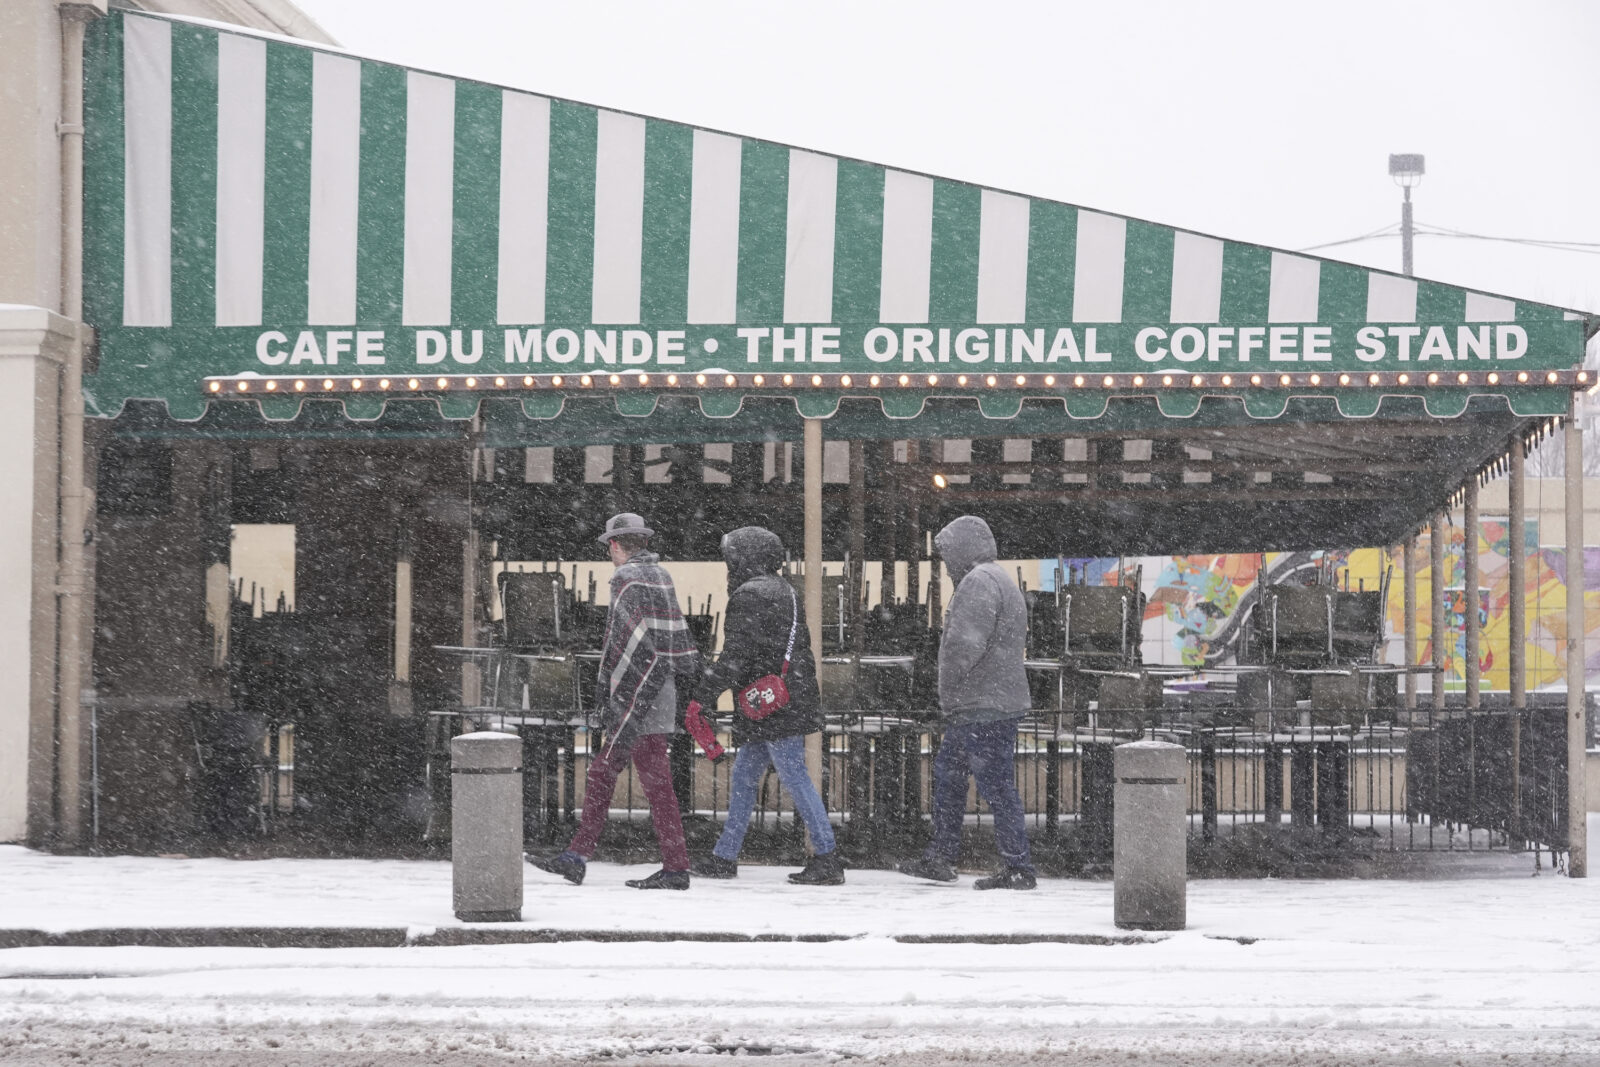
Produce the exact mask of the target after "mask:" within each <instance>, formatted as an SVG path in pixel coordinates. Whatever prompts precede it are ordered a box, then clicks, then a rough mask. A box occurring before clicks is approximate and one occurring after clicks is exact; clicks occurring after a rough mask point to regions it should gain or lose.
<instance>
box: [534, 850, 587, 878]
mask: <svg viewBox="0 0 1600 1067" xmlns="http://www.w3.org/2000/svg"><path fill="white" fill-rule="evenodd" d="M527 860H528V862H529V863H531V864H533V865H534V866H535V867H537V868H539V869H540V870H541V871H549V872H550V873H551V874H559V875H560V876H561V877H563V878H565V879H566V880H567V881H569V882H571V883H572V884H573V885H582V884H583V875H584V872H585V871H587V870H588V869H589V865H588V863H587V862H585V861H584V858H583V857H582V856H580V855H578V854H577V853H576V852H558V853H556V854H555V855H554V856H529V857H527Z"/></svg>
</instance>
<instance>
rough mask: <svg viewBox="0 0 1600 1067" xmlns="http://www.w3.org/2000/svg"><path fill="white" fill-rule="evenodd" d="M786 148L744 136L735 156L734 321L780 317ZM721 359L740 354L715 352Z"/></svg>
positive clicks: (785, 234) (777, 319) (785, 222)
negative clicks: (736, 252)
mask: <svg viewBox="0 0 1600 1067" xmlns="http://www.w3.org/2000/svg"><path fill="white" fill-rule="evenodd" d="M788 205H789V150H788V149H786V148H780V147H779V146H777V145H770V144H762V143H761V142H759V141H746V142H744V149H743V152H742V154H741V157H740V161H739V276H738V290H737V291H738V298H737V302H736V305H735V306H736V308H737V311H736V317H737V319H738V321H739V322H769V323H781V322H783V274H784V253H785V252H786V251H787V249H788V234H789V206H788ZM718 355H719V356H720V357H721V359H719V360H718V363H719V364H721V363H723V362H725V361H727V360H733V359H738V358H740V357H739V356H738V355H736V354H732V353H718Z"/></svg>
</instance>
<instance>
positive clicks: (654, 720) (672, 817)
mask: <svg viewBox="0 0 1600 1067" xmlns="http://www.w3.org/2000/svg"><path fill="white" fill-rule="evenodd" d="M653 532H654V531H652V530H651V529H650V528H649V527H647V526H646V525H645V524H644V519H643V518H641V517H640V516H638V515H635V514H633V513H631V512H623V513H622V514H620V515H613V516H612V517H611V518H610V519H608V520H607V521H606V528H605V532H604V533H602V534H601V535H600V541H601V543H602V544H604V545H605V546H606V548H607V550H608V551H609V552H610V553H611V562H612V563H613V564H615V565H616V568H617V570H616V573H615V574H613V575H612V577H611V610H610V612H609V613H608V614H607V616H606V636H605V643H604V645H603V648H602V651H601V655H600V675H599V685H598V692H597V693H596V705H597V706H598V707H599V708H600V709H601V722H602V723H603V725H604V727H605V740H604V743H603V744H602V745H601V746H600V749H599V751H597V752H592V753H591V758H590V761H589V776H588V779H587V788H586V791H585V793H584V797H583V815H582V818H581V819H580V820H579V823H578V833H577V835H576V836H574V837H573V839H572V843H571V844H570V845H568V846H567V849H566V851H564V852H561V853H559V854H557V855H554V856H549V857H544V858H539V859H533V860H532V863H533V865H534V866H536V867H538V868H539V869H540V870H543V871H548V872H550V873H551V874H559V875H561V876H562V877H564V878H565V879H567V881H569V882H571V883H573V884H574V885H581V884H582V883H583V876H584V873H585V871H586V869H587V865H588V861H589V857H590V856H592V855H594V849H595V845H596V844H598V842H599V840H600V832H601V831H602V830H604V829H605V825H606V815H607V812H608V811H609V810H610V807H611V795H612V792H613V791H614V790H615V789H616V787H617V777H618V776H619V775H620V774H621V773H622V771H623V769H624V768H625V767H627V765H628V762H629V761H630V760H631V761H632V762H633V766H634V769H635V770H636V771H637V772H638V776H639V784H640V785H641V786H642V787H643V788H644V793H645V796H646V797H647V798H648V799H649V801H650V819H651V822H653V823H654V824H655V830H656V841H657V843H658V844H659V845H660V847H661V870H659V871H657V872H656V873H655V874H652V875H650V876H649V877H648V878H639V879H630V880H629V881H628V885H630V886H633V887H634V888H635V889H687V888H689V853H688V848H687V846H686V845H685V843H684V837H683V819H682V816H681V814H680V813H679V811H678V798H677V796H676V795H675V794H674V793H673V791H672V772H671V770H670V768H669V766H668V762H667V744H668V742H669V741H670V739H671V737H672V733H673V731H674V730H675V729H676V725H677V713H678V686H679V684H680V683H681V684H682V685H683V686H684V687H685V691H686V692H687V691H689V690H690V689H691V687H693V685H694V684H695V682H696V681H697V680H698V678H699V676H700V653H699V650H697V649H696V648H695V644H694V638H693V636H692V635H691V634H690V633H689V625H688V623H686V622H685V621H684V618H683V613H682V611H680V610H679V608H678V593H677V590H676V589H674V588H673V585H672V577H671V576H670V575H669V574H667V572H666V570H665V569H663V568H662V566H661V562H660V559H659V558H658V557H657V556H656V554H655V553H653V552H648V551H646V550H645V545H646V544H647V540H648V538H649V537H650V535H651V534H652V533H653Z"/></svg>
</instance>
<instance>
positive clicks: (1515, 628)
mask: <svg viewBox="0 0 1600 1067" xmlns="http://www.w3.org/2000/svg"><path fill="white" fill-rule="evenodd" d="M1509 465H1510V471H1509V475H1510V486H1509V487H1508V489H1509V493H1508V495H1509V497H1510V501H1509V504H1510V512H1511V514H1510V516H1509V521H1510V527H1511V528H1510V529H1509V530H1507V531H1506V539H1507V541H1508V542H1509V543H1508V545H1507V552H1508V553H1509V556H1510V563H1511V568H1510V571H1511V573H1510V583H1511V602H1510V604H1509V605H1508V606H1507V608H1506V610H1507V612H1508V613H1509V614H1510V619H1509V622H1510V624H1511V625H1510V634H1509V637H1508V640H1509V643H1510V648H1509V650H1508V651H1509V652H1510V655H1511V664H1510V669H1511V677H1510V679H1509V685H1510V689H1511V818H1510V824H1511V847H1512V848H1516V849H1520V848H1521V847H1522V842H1523V840H1524V839H1523V836H1522V715H1523V712H1524V711H1525V710H1526V709H1527V707H1528V636H1527V633H1528V537H1527V515H1528V511H1527V507H1528V505H1527V475H1526V466H1525V463H1524V456H1523V452H1522V438H1521V436H1517V437H1513V438H1512V439H1511V451H1510V453H1509Z"/></svg>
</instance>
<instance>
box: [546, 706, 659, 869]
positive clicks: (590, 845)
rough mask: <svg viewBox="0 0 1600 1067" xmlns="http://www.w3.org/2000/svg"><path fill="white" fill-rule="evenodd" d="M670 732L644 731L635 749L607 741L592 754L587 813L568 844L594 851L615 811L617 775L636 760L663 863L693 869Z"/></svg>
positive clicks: (574, 848) (582, 852)
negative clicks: (670, 754)
mask: <svg viewBox="0 0 1600 1067" xmlns="http://www.w3.org/2000/svg"><path fill="white" fill-rule="evenodd" d="M670 740H671V738H669V737H668V736H667V735H666V734H646V735H645V736H643V737H640V738H639V739H638V740H637V741H636V742H635V743H634V745H633V747H632V748H631V749H628V750H624V749H623V748H622V747H621V746H620V745H619V746H615V747H613V746H611V745H607V746H605V747H604V748H603V749H602V750H601V751H598V752H596V753H594V756H593V759H592V761H591V762H590V764H589V777H588V778H587V779H586V783H587V784H586V786H585V789H584V794H583V816H582V818H580V819H579V820H578V835H577V836H576V837H574V838H573V839H572V844H571V845H569V846H567V847H568V848H569V849H570V850H571V851H573V852H576V853H577V854H578V855H580V856H582V857H583V858H584V859H588V858H589V857H590V856H592V855H594V848H595V845H597V844H598V843H599V841H600V831H602V830H604V829H605V828H606V816H607V815H608V814H609V813H610V811H611V794H612V793H614V792H615V791H616V788H617V776H618V775H620V774H621V773H622V771H623V768H625V767H627V765H628V761H629V760H630V759H631V760H633V767H634V770H636V771H637V772H638V773H639V784H640V786H642V787H643V788H644V795H645V797H646V798H648V799H649V801H650V821H651V822H653V823H654V824H655V828H656V843H657V844H659V845H660V846H661V866H662V867H664V868H666V869H667V870H669V871H687V870H688V869H689V849H688V847H687V846H686V845H685V844H684V840H683V819H682V816H681V815H680V814H679V813H678V795H677V794H676V793H674V792H673V791H672V769H671V767H670V766H669V764H668V762H667V742H668V741H670Z"/></svg>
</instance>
